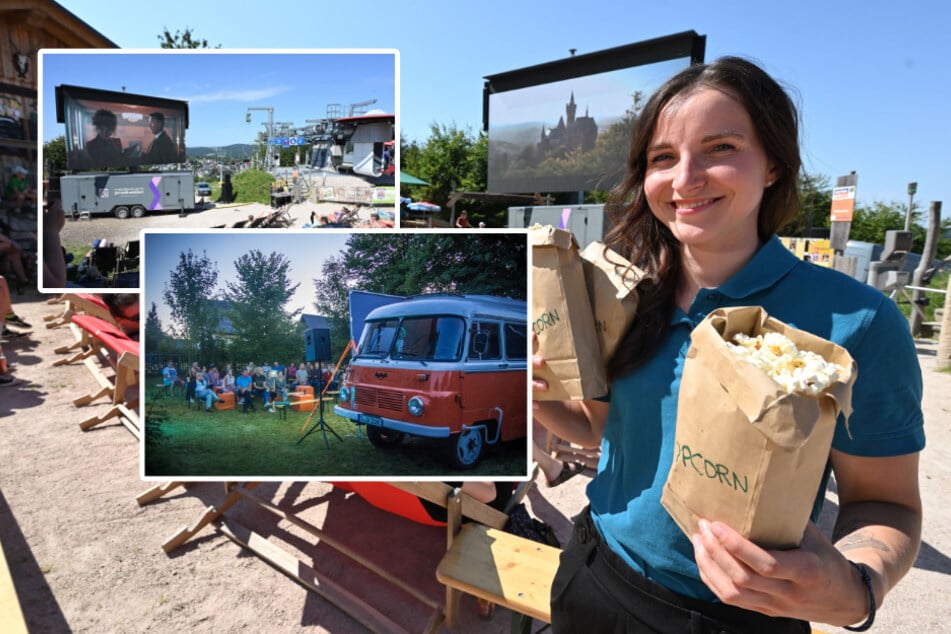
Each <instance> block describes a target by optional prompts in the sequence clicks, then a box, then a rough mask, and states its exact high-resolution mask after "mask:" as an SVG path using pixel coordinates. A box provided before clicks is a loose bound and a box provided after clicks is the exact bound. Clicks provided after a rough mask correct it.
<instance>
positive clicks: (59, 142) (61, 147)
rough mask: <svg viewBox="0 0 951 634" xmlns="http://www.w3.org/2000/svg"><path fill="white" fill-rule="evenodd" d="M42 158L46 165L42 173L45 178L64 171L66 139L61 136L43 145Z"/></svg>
mask: <svg viewBox="0 0 951 634" xmlns="http://www.w3.org/2000/svg"><path fill="white" fill-rule="evenodd" d="M43 158H44V160H45V161H46V165H44V166H43V173H44V176H45V177H46V178H49V177H50V176H54V175H56V174H62V173H63V172H65V171H66V137H65V136H63V135H62V134H61V135H59V136H58V137H56V138H55V139H50V140H49V141H47V142H46V143H44V144H43Z"/></svg>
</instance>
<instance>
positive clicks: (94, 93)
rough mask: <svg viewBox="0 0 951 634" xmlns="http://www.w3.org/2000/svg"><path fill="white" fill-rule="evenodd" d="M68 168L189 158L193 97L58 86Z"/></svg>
mask: <svg viewBox="0 0 951 634" xmlns="http://www.w3.org/2000/svg"><path fill="white" fill-rule="evenodd" d="M56 120H57V121H58V122H59V123H64V124H66V169H69V170H74V171H90V170H103V169H122V168H127V167H132V166H138V165H165V164H169V163H180V162H183V161H184V160H185V130H186V129H187V128H188V103H187V102H185V101H178V100H174V99H162V98H159V97H149V96H147V95H134V94H131V93H125V92H113V91H108V90H98V89H94V88H83V87H80V86H67V85H60V86H57V87H56Z"/></svg>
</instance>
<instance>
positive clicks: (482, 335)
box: [469, 321, 502, 361]
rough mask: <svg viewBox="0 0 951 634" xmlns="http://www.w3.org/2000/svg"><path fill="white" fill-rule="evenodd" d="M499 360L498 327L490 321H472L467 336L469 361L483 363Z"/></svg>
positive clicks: (500, 353)
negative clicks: (480, 361)
mask: <svg viewBox="0 0 951 634" xmlns="http://www.w3.org/2000/svg"><path fill="white" fill-rule="evenodd" d="M501 358H502V345H501V341H500V338H499V325H498V324H497V323H495V322H491V321H473V322H472V330H471V332H470V336H469V359H470V360H473V359H475V360H482V361H485V360H489V359H501Z"/></svg>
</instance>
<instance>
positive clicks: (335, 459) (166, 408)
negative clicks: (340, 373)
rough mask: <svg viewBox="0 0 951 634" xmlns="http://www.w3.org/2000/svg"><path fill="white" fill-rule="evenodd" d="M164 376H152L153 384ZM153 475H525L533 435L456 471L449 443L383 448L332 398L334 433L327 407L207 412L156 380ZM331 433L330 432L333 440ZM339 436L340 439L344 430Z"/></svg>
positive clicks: (415, 441) (149, 470)
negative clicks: (338, 410) (336, 408)
mask: <svg viewBox="0 0 951 634" xmlns="http://www.w3.org/2000/svg"><path fill="white" fill-rule="evenodd" d="M160 381H161V379H157V377H150V382H149V383H147V385H149V386H154V385H155V384H156V383H159V382H160ZM144 411H145V426H146V439H145V475H146V477H149V476H161V477H175V478H181V479H186V478H188V477H215V478H218V477H220V478H225V477H230V476H241V477H245V478H250V479H254V478H255V477H284V476H287V477H288V478H297V477H307V478H315V477H316V478H323V477H328V478H332V477H338V476H341V477H350V476H370V477H380V478H381V479H385V478H389V477H393V476H404V477H443V476H446V478H445V479H449V480H453V479H458V478H459V476H466V477H469V476H480V477H486V478H492V477H497V476H506V477H513V476H524V475H525V472H526V468H527V467H526V464H527V462H526V461H527V458H526V452H527V442H526V441H525V439H521V440H518V441H512V442H509V443H504V444H503V445H502V446H500V447H490V448H489V449H488V451H487V452H486V455H485V458H484V460H483V461H482V463H481V464H480V465H479V466H478V467H476V468H475V469H472V470H469V471H454V470H453V469H451V468H449V467H448V463H447V461H446V460H445V458H444V456H443V452H444V448H443V445H442V443H440V442H438V441H435V440H427V439H422V438H414V437H408V438H407V439H406V440H404V441H403V443H401V444H400V445H398V446H397V447H394V448H389V449H377V448H376V447H374V446H373V445H372V444H370V441H369V440H367V438H366V435H365V434H361V433H360V432H358V429H357V426H356V425H354V424H353V423H351V422H350V421H348V420H345V419H343V418H340V417H338V416H336V415H335V414H334V413H333V406H332V404H331V403H329V402H328V403H327V404H326V405H325V406H324V423H325V425H326V427H327V429H328V430H332V431H333V432H336V436H335V435H334V434H333V433H331V431H327V432H326V434H325V433H324V432H323V431H322V430H321V429H320V426H319V424H318V421H319V415H318V413H315V414H314V415H313V416H312V417H310V418H308V417H309V412H295V411H291V410H288V411H287V419H286V420H284V419H282V418H281V416H280V415H279V414H270V413H267V412H265V411H264V410H263V407H262V406H261V404H260V403H257V411H256V412H249V413H247V414H244V413H242V412H241V408H240V406H239V407H238V408H237V409H233V410H225V411H213V412H206V411H205V410H204V407H203V406H202V407H195V406H192V408H191V409H189V408H188V406H187V404H186V403H185V400H184V398H183V397H182V396H180V395H176V396H175V397H166V396H164V395H163V394H162V389H161V388H153V387H150V388H148V389H147V390H146V399H145V407H144ZM325 435H326V440H325ZM337 436H339V439H338V438H337Z"/></svg>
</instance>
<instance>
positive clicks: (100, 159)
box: [86, 108, 125, 169]
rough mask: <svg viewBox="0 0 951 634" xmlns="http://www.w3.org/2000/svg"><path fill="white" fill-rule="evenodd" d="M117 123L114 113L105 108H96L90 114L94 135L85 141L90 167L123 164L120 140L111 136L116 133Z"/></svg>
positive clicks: (101, 167)
mask: <svg viewBox="0 0 951 634" xmlns="http://www.w3.org/2000/svg"><path fill="white" fill-rule="evenodd" d="M117 123H118V118H117V117H116V115H115V113H113V112H112V111H110V110H106V109H105V108H100V109H99V110H96V112H95V114H93V115H92V125H93V127H94V128H96V136H95V137H93V138H92V139H90V140H89V142H88V143H86V155H87V156H88V157H89V165H90V167H95V168H100V169H103V168H107V167H119V166H121V165H123V164H125V161H124V157H123V155H122V141H120V140H119V139H117V138H115V137H114V136H112V135H113V134H115V133H116V124H117Z"/></svg>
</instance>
